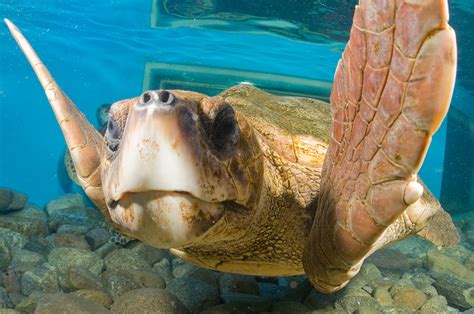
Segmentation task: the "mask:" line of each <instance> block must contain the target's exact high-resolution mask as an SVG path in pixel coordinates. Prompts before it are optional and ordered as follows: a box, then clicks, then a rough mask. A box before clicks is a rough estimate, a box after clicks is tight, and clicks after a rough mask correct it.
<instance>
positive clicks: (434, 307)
mask: <svg viewBox="0 0 474 314" xmlns="http://www.w3.org/2000/svg"><path fill="white" fill-rule="evenodd" d="M447 311H448V301H446V298H445V297H443V296H441V295H437V296H434V297H432V298H430V299H428V301H426V303H425V304H424V305H423V306H422V307H421V309H420V314H432V313H444V312H447Z"/></svg>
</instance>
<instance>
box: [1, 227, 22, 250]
mask: <svg viewBox="0 0 474 314" xmlns="http://www.w3.org/2000/svg"><path fill="white" fill-rule="evenodd" d="M0 239H3V240H5V242H6V245H7V246H8V247H9V248H10V251H11V252H15V251H17V250H20V249H22V248H23V247H24V246H25V245H26V243H27V242H28V238H27V237H25V236H24V235H22V234H21V233H18V232H15V231H12V230H9V229H6V228H2V227H0Z"/></svg>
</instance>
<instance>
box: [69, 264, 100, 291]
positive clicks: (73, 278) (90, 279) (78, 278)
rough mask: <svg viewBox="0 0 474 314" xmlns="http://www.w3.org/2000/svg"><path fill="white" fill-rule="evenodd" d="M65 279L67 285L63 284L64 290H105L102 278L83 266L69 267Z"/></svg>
mask: <svg viewBox="0 0 474 314" xmlns="http://www.w3.org/2000/svg"><path fill="white" fill-rule="evenodd" d="M64 278H66V285H64V284H63V282H61V286H62V287H63V289H64V288H69V289H74V290H80V289H91V290H99V291H101V290H103V289H104V286H103V284H102V280H101V278H100V276H99V275H97V274H94V273H93V272H91V271H90V270H88V269H87V268H84V267H82V266H77V265H74V266H71V267H69V269H68V270H67V273H66V275H65V276H64Z"/></svg>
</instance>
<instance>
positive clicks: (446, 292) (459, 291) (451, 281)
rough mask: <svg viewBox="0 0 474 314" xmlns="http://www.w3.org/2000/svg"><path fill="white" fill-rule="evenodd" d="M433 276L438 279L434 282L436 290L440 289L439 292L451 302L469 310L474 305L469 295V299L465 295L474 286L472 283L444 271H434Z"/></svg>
mask: <svg viewBox="0 0 474 314" xmlns="http://www.w3.org/2000/svg"><path fill="white" fill-rule="evenodd" d="M433 278H434V279H435V280H436V281H435V282H434V283H433V285H434V286H435V288H436V290H438V292H439V294H441V295H443V296H444V297H446V299H447V300H448V303H449V304H451V305H453V306H456V307H457V308H459V309H461V310H468V309H470V308H471V307H474V304H471V303H470V302H469V301H470V300H469V295H468V298H467V299H466V295H465V294H467V293H468V292H469V289H471V288H472V285H471V284H469V283H467V282H464V281H462V280H459V279H457V278H455V277H453V276H450V275H448V274H444V273H434V274H433Z"/></svg>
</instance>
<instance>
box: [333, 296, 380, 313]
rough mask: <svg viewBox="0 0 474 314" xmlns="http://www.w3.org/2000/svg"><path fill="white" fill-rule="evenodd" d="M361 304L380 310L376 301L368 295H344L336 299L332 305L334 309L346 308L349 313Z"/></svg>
mask: <svg viewBox="0 0 474 314" xmlns="http://www.w3.org/2000/svg"><path fill="white" fill-rule="evenodd" d="M361 306H367V307H370V308H375V309H377V310H381V307H380V305H379V304H378V302H377V301H376V300H375V299H373V298H371V297H370V296H345V297H343V298H341V299H339V300H336V302H335V303H334V307H335V308H336V309H342V310H346V311H348V312H350V313H352V312H354V311H356V310H357V309H359V308H360V307H361Z"/></svg>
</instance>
